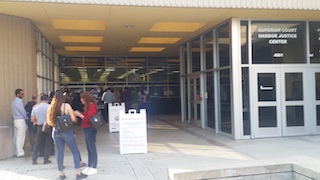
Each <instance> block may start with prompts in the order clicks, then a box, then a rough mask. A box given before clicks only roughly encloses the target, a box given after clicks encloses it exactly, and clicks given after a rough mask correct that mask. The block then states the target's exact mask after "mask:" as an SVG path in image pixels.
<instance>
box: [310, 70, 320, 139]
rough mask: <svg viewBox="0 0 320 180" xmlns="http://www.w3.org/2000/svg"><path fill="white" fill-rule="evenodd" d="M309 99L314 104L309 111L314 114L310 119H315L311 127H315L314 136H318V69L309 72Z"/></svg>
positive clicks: (319, 83) (319, 124) (319, 131)
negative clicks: (311, 110)
mask: <svg viewBox="0 0 320 180" xmlns="http://www.w3.org/2000/svg"><path fill="white" fill-rule="evenodd" d="M310 73H311V79H310V81H311V87H312V88H311V91H310V93H311V94H312V95H311V99H312V102H315V104H312V106H313V107H311V108H310V109H313V110H314V111H313V112H315V113H313V114H312V118H315V120H314V121H313V122H312V125H311V126H312V127H315V130H314V131H315V132H314V133H315V134H320V69H319V68H312V69H311V71H310Z"/></svg>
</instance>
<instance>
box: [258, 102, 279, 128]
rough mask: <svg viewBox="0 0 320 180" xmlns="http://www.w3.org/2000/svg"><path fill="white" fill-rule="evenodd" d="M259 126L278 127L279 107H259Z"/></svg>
mask: <svg viewBox="0 0 320 180" xmlns="http://www.w3.org/2000/svg"><path fill="white" fill-rule="evenodd" d="M259 127H260V128H264V127H277V107H276V106H268V107H259Z"/></svg>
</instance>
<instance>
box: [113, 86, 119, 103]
mask: <svg viewBox="0 0 320 180" xmlns="http://www.w3.org/2000/svg"><path fill="white" fill-rule="evenodd" d="M113 94H114V97H115V98H116V100H115V102H117V103H119V102H121V100H120V92H119V89H118V88H116V87H115V88H114V92H113Z"/></svg>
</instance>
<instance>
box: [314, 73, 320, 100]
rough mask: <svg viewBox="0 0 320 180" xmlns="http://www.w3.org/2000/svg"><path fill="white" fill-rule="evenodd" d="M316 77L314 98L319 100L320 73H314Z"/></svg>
mask: <svg viewBox="0 0 320 180" xmlns="http://www.w3.org/2000/svg"><path fill="white" fill-rule="evenodd" d="M315 76H316V77H315V79H316V82H315V83H316V89H315V90H316V100H320V73H315Z"/></svg>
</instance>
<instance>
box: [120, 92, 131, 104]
mask: <svg viewBox="0 0 320 180" xmlns="http://www.w3.org/2000/svg"><path fill="white" fill-rule="evenodd" d="M120 100H121V101H122V102H131V92H130V91H122V92H121V95H120Z"/></svg>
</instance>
